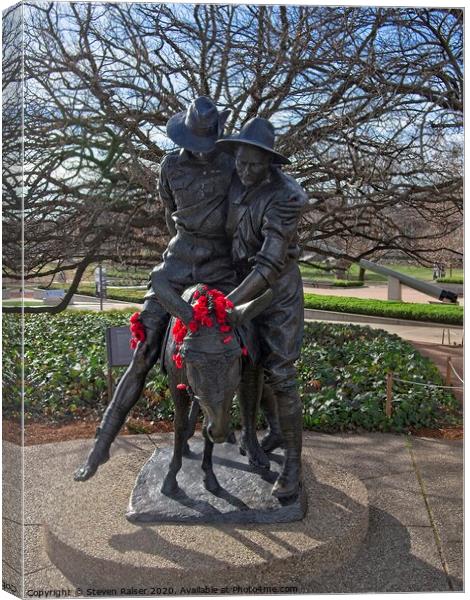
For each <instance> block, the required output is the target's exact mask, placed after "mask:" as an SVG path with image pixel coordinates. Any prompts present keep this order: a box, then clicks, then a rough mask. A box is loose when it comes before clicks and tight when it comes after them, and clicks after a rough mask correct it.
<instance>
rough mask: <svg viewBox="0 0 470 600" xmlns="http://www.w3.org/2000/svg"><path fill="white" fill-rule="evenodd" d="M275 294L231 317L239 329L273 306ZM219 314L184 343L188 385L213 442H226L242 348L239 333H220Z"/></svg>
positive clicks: (236, 308) (253, 301)
mask: <svg viewBox="0 0 470 600" xmlns="http://www.w3.org/2000/svg"><path fill="white" fill-rule="evenodd" d="M271 300H272V292H271V291H269V293H268V292H265V294H263V295H262V296H260V297H259V298H255V299H254V300H252V301H251V302H248V303H247V304H245V305H243V306H241V307H234V308H233V309H231V311H230V313H229V318H230V322H232V323H237V324H238V325H240V324H242V323H243V322H245V321H247V320H249V319H252V318H254V317H255V316H256V315H258V314H259V313H260V312H262V311H263V310H264V309H265V308H266V307H267V306H268V305H269V304H270V302H271ZM215 317H216V315H215V314H209V320H210V321H209V322H212V326H202V327H199V328H197V329H195V330H194V331H188V333H187V335H186V336H185V338H184V340H183V344H182V345H183V349H184V350H183V352H184V366H185V371H186V378H187V381H188V385H189V387H190V388H191V391H192V393H193V395H194V397H195V399H196V400H197V401H198V402H199V404H200V406H201V408H202V411H203V413H204V417H205V424H206V431H207V434H208V436H209V438H210V439H211V440H212V441H213V442H224V441H225V440H226V438H227V436H228V434H229V426H230V409H231V406H232V401H233V397H234V395H235V393H236V391H237V388H238V386H239V384H240V378H241V362H242V361H241V357H242V348H241V345H240V338H239V336H238V333H237V331H236V330H230V331H227V329H228V328H227V327H222V329H223V331H221V330H220V328H219V326H218V324H217V319H216V318H215Z"/></svg>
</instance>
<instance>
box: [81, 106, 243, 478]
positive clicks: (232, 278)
mask: <svg viewBox="0 0 470 600" xmlns="http://www.w3.org/2000/svg"><path fill="white" fill-rule="evenodd" d="M228 114H229V111H223V112H222V113H220V114H219V113H218V111H217V108H216V106H215V105H214V103H213V102H212V101H211V100H210V99H209V98H206V97H204V96H202V97H199V98H197V99H196V100H194V101H193V102H192V103H191V104H190V105H189V107H188V108H187V110H186V111H184V112H181V113H178V114H176V115H174V116H173V117H172V118H171V119H169V121H168V123H167V133H168V137H169V138H170V139H171V140H172V141H173V142H175V143H176V144H177V145H178V146H179V147H180V148H181V150H178V151H175V152H172V153H171V154H168V155H167V156H166V157H165V158H164V159H163V161H162V164H161V167H160V177H159V194H160V197H161V199H162V201H163V203H164V205H165V215H166V221H167V225H168V228H169V230H170V233H171V234H172V235H173V237H172V239H171V241H170V243H169V245H168V248H167V250H166V251H165V253H164V254H163V263H162V264H160V265H158V266H157V267H155V269H154V271H153V272H152V275H151V284H152V287H151V288H150V290H149V292H148V293H147V294H146V299H145V303H144V307H143V310H142V312H141V315H140V320H141V322H142V323H143V327H144V329H145V341H143V342H139V344H138V345H137V348H136V350H135V353H134V356H133V359H132V362H131V364H130V365H129V367H128V369H127V370H126V372H125V374H124V375H123V377H122V378H121V379H120V381H119V384H118V386H117V388H116V391H115V393H114V395H113V398H112V400H111V402H110V404H109V405H108V407H107V409H106V411H105V413H104V415H103V419H102V421H101V424H100V426H99V428H98V430H97V435H96V440H95V443H94V446H93V448H92V450H91V452H90V454H89V455H88V457H87V459H86V461H85V463H84V464H83V465H82V466H81V467H80V468H79V469H77V471H76V472H75V479H76V480H77V481H85V480H87V479H89V478H90V477H92V476H93V475H94V474H95V473H96V471H97V469H98V467H99V466H100V465H102V464H103V463H105V462H106V461H107V460H108V459H109V450H110V446H111V444H112V443H113V441H114V439H115V438H116V436H117V434H118V432H119V430H120V429H121V427H122V425H123V424H124V421H125V419H126V417H127V415H128V413H129V411H130V410H131V409H132V407H133V406H134V405H135V404H136V402H137V401H138V400H139V398H140V395H141V393H142V391H143V388H144V385H145V380H146V377H147V375H148V373H149V371H150V369H151V368H152V367H153V366H154V365H155V364H156V362H157V360H158V358H159V355H160V351H161V346H162V342H163V339H164V336H165V332H166V329H167V326H168V322H169V314H168V313H169V312H170V313H171V314H173V315H176V316H178V317H179V318H180V319H181V320H182V321H183V322H184V323H189V321H190V320H191V318H192V308H191V306H190V305H189V304H188V303H187V302H185V301H184V300H182V299H181V297H180V294H181V292H183V290H184V289H186V288H187V287H189V286H191V285H195V284H197V283H205V284H209V285H214V286H215V285H216V286H217V288H218V289H220V290H221V291H223V292H229V291H230V290H232V289H234V288H235V287H236V285H237V279H236V274H235V271H234V270H233V268H232V260H231V243H230V240H228V239H227V236H226V232H225V225H226V219H227V194H228V189H229V187H230V182H231V179H232V175H233V171H234V162H233V158H232V157H230V156H228V155H227V154H225V153H223V152H219V151H218V150H217V149H216V147H215V142H216V141H217V139H218V138H219V137H220V135H221V134H222V131H223V127H224V124H225V121H226V119H227V117H228ZM155 286H158V290H159V294H158V300H157V298H156V296H155V293H154V289H155Z"/></svg>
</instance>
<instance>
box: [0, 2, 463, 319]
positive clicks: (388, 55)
mask: <svg viewBox="0 0 470 600" xmlns="http://www.w3.org/2000/svg"><path fill="white" fill-rule="evenodd" d="M25 10H26V31H25V36H26V39H25V99H26V102H25V107H24V108H25V181H24V190H25V210H24V227H25V277H26V279H28V278H32V277H34V276H35V275H37V274H38V273H49V274H51V275H53V274H54V273H55V272H57V271H58V270H63V269H64V268H65V269H71V270H72V269H73V270H74V271H75V272H76V273H78V275H79V274H80V272H83V270H84V265H86V264H88V263H89V262H92V261H94V260H101V259H103V260H104V259H109V260H115V261H121V262H126V263H127V264H134V265H145V266H151V265H153V264H155V262H157V261H158V260H159V259H160V254H161V251H162V249H163V248H164V246H165V244H166V241H167V237H166V230H165V227H164V219H163V214H162V210H161V207H159V205H158V202H157V199H156V193H155V179H156V174H157V171H158V163H159V162H160V160H161V157H162V155H163V154H164V152H165V151H167V150H168V145H167V144H168V142H167V140H166V139H165V136H164V125H165V123H166V121H167V119H168V118H169V117H170V116H171V115H173V114H174V113H175V112H177V111H179V110H183V109H184V107H185V105H186V104H187V103H188V102H189V101H190V100H191V99H193V98H194V97H195V96H196V95H200V94H206V95H209V96H211V97H212V98H213V99H214V100H215V102H216V103H217V104H218V105H219V106H220V108H230V109H231V110H232V114H231V117H230V119H229V122H228V131H229V132H230V131H232V130H234V129H236V128H238V127H239V126H241V125H243V123H245V122H246V121H247V120H248V119H250V118H251V117H253V116H254V115H260V116H263V117H266V118H270V119H271V120H272V121H273V123H274V124H275V125H276V127H277V129H278V133H279V149H280V150H281V151H282V152H284V153H286V154H287V155H289V156H290V157H291V160H292V166H291V168H290V169H291V173H292V174H293V175H294V176H295V177H297V178H298V179H299V180H300V181H301V182H302V184H303V185H304V186H305V188H306V189H307V191H308V193H309V197H310V207H309V211H308V212H307V214H306V215H305V219H304V221H303V224H302V231H301V237H302V241H303V243H304V246H305V247H306V249H307V250H318V249H319V247H321V248H322V249H323V250H322V251H324V252H325V253H327V254H334V253H335V254H336V255H337V256H339V257H343V258H347V259H348V260H353V259H357V258H360V257H365V256H376V257H377V256H380V255H382V254H383V253H385V252H388V251H390V250H392V251H400V252H402V253H404V255H406V256H409V257H412V258H414V259H417V260H419V261H421V262H422V263H423V264H429V262H430V261H432V257H433V254H434V253H435V252H438V251H444V250H445V249H446V248H448V246H449V240H452V239H453V238H457V239H458V238H459V235H460V231H461V226H462V164H461V161H462V147H461V146H462V105H463V102H462V97H463V88H462V61H463V57H462V11H459V10H443V9H409V8H400V9H398V8H354V7H310V6H234V5H220V6H219V5H190V4H179V5H171V4H106V5H102V4H85V3H82V4H81V3H70V4H61V3H41V4H32V5H27V6H26V9H25ZM7 43H8V42H7ZM9 77H11V78H12V81H15V75H14V69H13V70H12V73H11V75H9ZM16 78H17V76H16ZM12 122H13V121H12ZM10 137H11V136H10ZM17 175H18V174H16V176H17ZM12 181H13V180H12ZM12 187H14V186H12ZM7 220H8V224H7V228H6V230H5V231H6V233H7V238H8V240H12V243H11V247H13V246H14V238H15V235H16V234H15V230H14V226H13V223H14V220H15V219H14V214H13V212H11V211H7ZM16 233H17V232H16ZM8 240H7V243H8ZM325 244H327V246H326V247H327V250H325ZM8 247H10V246H8ZM331 248H335V249H336V250H335V251H334V252H333V250H331ZM453 251H455V252H457V253H459V252H461V249H460V248H459V245H458V244H454V245H453ZM19 272H20V271H19V270H18V268H17V264H16V260H14V259H13V258H12V260H8V261H5V273H6V274H7V275H9V276H10V277H17V276H18V273H19ZM78 282H79V277H78V280H77V277H76V278H75V281H74V284H73V285H72V287H71V290H72V293H73V287H74V286H75V284H76V285H78ZM75 287H76V286H75ZM71 290H69V292H70V291H71ZM66 303H67V300H64V302H63V303H62V304H61V305H60V307H59V310H60V309H62V308H63V307H64V306H65V305H66Z"/></svg>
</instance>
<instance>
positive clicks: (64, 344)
mask: <svg viewBox="0 0 470 600" xmlns="http://www.w3.org/2000/svg"><path fill="white" fill-rule="evenodd" d="M130 314H131V311H129V310H124V311H109V312H103V313H96V312H89V311H80V312H78V311H77V312H75V311H74V312H71V311H70V312H62V313H60V314H58V315H53V316H51V315H26V317H25V376H26V384H25V405H24V406H25V417H26V419H27V420H34V421H43V422H50V423H57V422H66V421H72V420H76V419H90V418H94V419H97V418H99V417H100V416H101V415H102V413H103V410H104V408H105V406H106V405H107V403H108V401H109V399H108V397H107V383H106V357H105V341H104V340H105V329H106V327H109V326H120V325H126V324H127V323H128V320H129V316H130ZM18 326H19V318H18V317H17V316H16V315H6V316H5V317H4V323H3V329H4V357H3V359H4V373H5V375H6V382H5V383H6V385H7V389H6V390H5V393H4V415H5V417H7V418H15V417H18V416H19V415H20V411H21V403H20V401H19V398H20V395H19V394H20V382H21V379H20V375H21V369H20V368H19V367H20V364H19V354H18V351H19V346H18V344H17V341H18V340H19V339H20V338H19V328H18ZM298 366H299V380H300V388H301V394H302V398H303V402H304V426H305V427H306V428H308V429H318V430H322V431H338V430H361V429H365V430H379V431H404V430H406V429H408V428H411V427H438V426H441V425H442V424H445V423H455V422H456V420H458V419H459V417H458V415H457V412H456V411H457V402H456V400H455V399H454V397H453V396H452V395H451V394H449V393H448V392H447V391H445V390H442V389H438V388H435V389H433V388H428V387H422V386H409V385H405V384H400V383H396V384H395V386H394V411H393V415H392V418H391V419H389V418H387V417H386V416H385V413H384V401H385V377H386V373H387V371H388V370H389V369H391V370H393V371H394V373H396V376H397V377H399V378H401V379H404V380H411V381H418V382H426V383H435V384H438V385H439V384H442V380H441V377H440V374H439V372H438V370H437V368H436V367H435V366H434V365H433V364H432V363H431V362H430V361H429V360H428V359H426V358H424V357H422V356H421V355H420V354H419V353H418V352H416V351H415V350H414V349H413V347H412V346H411V345H410V344H408V343H407V342H404V341H403V340H401V339H400V338H399V337H397V336H394V335H390V334H388V333H386V332H384V331H380V330H372V329H370V328H368V327H362V326H356V325H354V326H353V325H346V324H345V325H333V324H328V323H307V324H306V327H305V342H304V346H303V351H302V357H301V360H300V361H299V365H298ZM123 370H124V369H123V368H122V369H116V370H115V375H116V376H118V375H120V374H122V372H123ZM236 414H237V413H236V411H235V415H236ZM132 416H133V417H134V418H145V419H147V420H149V421H151V420H168V419H172V417H173V406H172V402H171V398H170V395H169V392H168V389H167V386H166V379H165V377H164V376H163V375H162V374H161V373H160V372H159V370H158V369H157V368H155V369H153V370H152V372H151V373H150V376H149V379H148V385H147V387H146V390H145V394H144V398H143V399H142V400H141V401H140V402H139V403H138V404H137V405H136V407H135V409H134V411H133V413H132ZM235 424H238V419H237V418H236V419H235Z"/></svg>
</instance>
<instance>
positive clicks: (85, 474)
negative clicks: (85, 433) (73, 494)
mask: <svg viewBox="0 0 470 600" xmlns="http://www.w3.org/2000/svg"><path fill="white" fill-rule="evenodd" d="M125 419H126V415H125V414H124V415H116V414H112V412H106V413H105V414H104V416H103V420H102V421H101V424H100V426H99V427H98V428H97V429H96V435H95V438H96V439H95V444H94V446H93V448H92V449H91V452H90V454H89V455H88V457H87V459H86V461H85V463H84V464H83V465H82V466H81V467H79V468H78V469H77V470H76V471H75V475H74V479H75V481H86V480H87V479H90V477H93V475H94V474H95V473H96V471H97V470H98V467H99V466H100V465H103V464H104V463H105V462H107V461H108V460H109V449H110V447H111V444H112V443H113V442H114V440H115V438H116V436H117V434H118V433H119V430H120V429H121V427H122V425H123V423H124V421H125Z"/></svg>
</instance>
